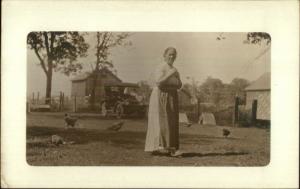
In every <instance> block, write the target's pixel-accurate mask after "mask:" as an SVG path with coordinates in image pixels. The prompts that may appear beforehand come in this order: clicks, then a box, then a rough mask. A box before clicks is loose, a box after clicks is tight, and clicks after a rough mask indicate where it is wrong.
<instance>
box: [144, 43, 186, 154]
mask: <svg viewBox="0 0 300 189" xmlns="http://www.w3.org/2000/svg"><path fill="white" fill-rule="evenodd" d="M176 56H177V51H176V49H175V48H173V47H169V48H167V49H166V50H165V51H164V61H165V63H164V64H162V65H159V67H158V68H157V69H156V73H155V82H156V85H155V86H154V88H153V90H152V93H151V97H150V102H149V113H148V114H149V115H148V129H147V136H146V143H145V151H146V152H155V151H167V152H169V153H170V154H171V156H178V155H180V153H179V151H178V149H179V112H178V94H177V90H178V89H180V88H181V86H182V83H181V80H180V76H179V73H178V71H177V69H176V68H175V67H174V66H173V63H174V61H175V59H176Z"/></svg>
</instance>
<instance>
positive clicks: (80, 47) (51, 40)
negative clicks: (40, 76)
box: [27, 31, 89, 104]
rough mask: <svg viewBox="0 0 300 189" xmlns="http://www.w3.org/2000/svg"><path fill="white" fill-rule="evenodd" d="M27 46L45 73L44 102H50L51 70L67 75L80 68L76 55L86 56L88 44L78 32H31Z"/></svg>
mask: <svg viewBox="0 0 300 189" xmlns="http://www.w3.org/2000/svg"><path fill="white" fill-rule="evenodd" d="M27 44H28V47H29V48H30V49H31V50H33V51H34V53H35V54H36V56H37V58H38V59H39V63H40V65H41V68H42V70H43V71H44V73H45V75H46V101H45V103H46V104H50V102H51V88H52V75H53V71H61V72H62V73H64V74H66V75H69V74H70V73H72V72H76V71H77V70H79V69H82V65H81V64H80V63H77V62H76V60H77V58H78V57H83V56H86V52H87V49H88V47H89V46H88V44H87V43H85V40H84V37H83V34H80V33H78V32H47V31H44V32H31V33H29V34H28V36H27Z"/></svg>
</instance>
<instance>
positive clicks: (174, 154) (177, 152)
mask: <svg viewBox="0 0 300 189" xmlns="http://www.w3.org/2000/svg"><path fill="white" fill-rule="evenodd" d="M171 156H172V157H182V152H180V151H179V150H176V151H172V152H171Z"/></svg>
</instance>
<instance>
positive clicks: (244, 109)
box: [26, 31, 272, 166]
mask: <svg viewBox="0 0 300 189" xmlns="http://www.w3.org/2000/svg"><path fill="white" fill-rule="evenodd" d="M270 49H271V36H270V35H269V34H268V33H264V32H245V33H234V32H231V33H226V32H218V33H217V32H212V33H201V32H199V33H196V32H71V31H65V32H56V31H38V32H30V33H29V34H28V36H27V102H26V111H27V114H26V115H27V121H26V122H27V127H26V160H27V163H28V164H29V165H33V166H266V165H268V163H269V161H270V130H271V129H272V128H271V121H270V120H271V119H270V110H271V109H270V108H271V107H270V105H271V85H270V81H271V72H270V71H271V61H270V60H271V59H270V55H271V50H270Z"/></svg>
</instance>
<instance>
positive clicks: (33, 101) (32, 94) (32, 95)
mask: <svg viewBox="0 0 300 189" xmlns="http://www.w3.org/2000/svg"><path fill="white" fill-rule="evenodd" d="M32 104H35V103H34V92H33V93H32Z"/></svg>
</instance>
